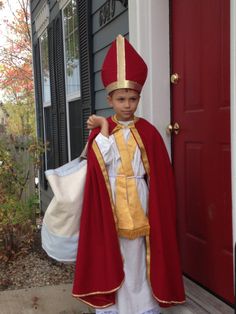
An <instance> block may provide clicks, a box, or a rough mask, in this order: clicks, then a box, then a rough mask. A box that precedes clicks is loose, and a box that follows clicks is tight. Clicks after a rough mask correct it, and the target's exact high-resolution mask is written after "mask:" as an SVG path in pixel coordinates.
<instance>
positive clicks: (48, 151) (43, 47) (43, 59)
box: [39, 30, 53, 169]
mask: <svg viewBox="0 0 236 314" xmlns="http://www.w3.org/2000/svg"><path fill="white" fill-rule="evenodd" d="M39 42H40V64H41V81H42V100H43V109H42V110H43V127H44V143H45V167H46V169H49V168H51V167H52V166H53V150H52V135H51V120H50V116H51V90H50V73H49V58H48V33H47V30H45V31H44V33H43V34H42V35H41V36H40V41H39Z"/></svg>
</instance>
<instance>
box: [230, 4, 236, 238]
mask: <svg viewBox="0 0 236 314" xmlns="http://www.w3.org/2000/svg"><path fill="white" fill-rule="evenodd" d="M230 105H231V107H230V110H231V115H230V118H231V169H232V170H231V176H232V179H231V180H232V210H233V213H232V219H233V243H234V244H235V243H236V3H235V0H231V1H230Z"/></svg>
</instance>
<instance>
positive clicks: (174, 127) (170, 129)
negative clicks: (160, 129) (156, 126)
mask: <svg viewBox="0 0 236 314" xmlns="http://www.w3.org/2000/svg"><path fill="white" fill-rule="evenodd" d="M179 131H180V126H179V123H177V122H175V123H174V124H169V125H168V126H167V128H166V133H167V134H169V135H170V134H172V133H173V132H174V133H175V134H176V135H177V134H179Z"/></svg>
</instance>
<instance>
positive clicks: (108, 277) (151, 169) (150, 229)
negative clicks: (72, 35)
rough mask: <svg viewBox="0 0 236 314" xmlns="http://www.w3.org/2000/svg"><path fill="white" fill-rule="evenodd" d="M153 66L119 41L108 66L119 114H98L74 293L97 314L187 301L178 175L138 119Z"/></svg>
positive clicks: (105, 71)
mask: <svg viewBox="0 0 236 314" xmlns="http://www.w3.org/2000/svg"><path fill="white" fill-rule="evenodd" d="M146 76H147V66H146V64H145V63H144V61H143V59H142V58H141V57H140V56H139V55H138V53H137V52H136V51H135V50H134V48H133V47H132V46H131V45H130V44H129V42H128V41H127V40H126V39H125V38H124V37H122V36H121V35H119V36H118V37H117V38H116V40H115V41H114V42H113V44H112V45H111V47H110V49H109V51H108V53H107V56H106V58H105V60H104V63H103V67H102V80H103V83H104V85H105V87H106V90H107V92H108V102H109V104H110V106H111V107H112V108H113V110H114V112H115V115H114V116H112V117H110V118H108V119H106V118H104V117H100V116H96V115H93V116H91V117H89V119H88V122H87V123H88V128H89V129H91V130H92V132H91V134H90V138H89V145H88V172H87V180H86V186H85V194H84V205H83V212H82V216H81V226H80V239H79V248H78V256H77V262H76V272H75V278H74V286H73V295H74V296H75V297H76V298H78V299H80V300H82V301H83V302H85V303H87V304H89V305H91V306H93V307H95V308H96V313H97V314H98V313H104V314H105V313H107V314H108V313H109V314H158V313H160V308H159V305H160V306H164V307H166V306H171V305H174V304H179V303H183V302H184V289H183V283H182V275H181V269H180V264H179V256H178V249H177V243H176V231H175V223H176V221H175V195H174V187H173V178H172V169H171V165H170V162H169V158H168V154H167V152H166V149H165V145H164V143H163V141H162V139H161V136H160V135H159V133H158V131H157V130H156V129H155V127H154V126H152V125H151V124H150V123H149V122H147V121H146V120H144V119H142V118H137V117H135V115H134V113H135V111H136V109H137V107H138V103H139V99H140V92H141V89H142V86H143V84H144V82H145V80H146Z"/></svg>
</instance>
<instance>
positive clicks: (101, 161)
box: [92, 141, 117, 226]
mask: <svg viewBox="0 0 236 314" xmlns="http://www.w3.org/2000/svg"><path fill="white" fill-rule="evenodd" d="M92 149H93V151H94V154H95V155H96V158H97V161H98V163H99V166H100V169H101V171H102V174H103V177H104V180H105V184H106V188H107V191H108V194H109V198H110V203H111V208H112V212H113V217H114V221H115V224H116V226H117V218H116V213H115V206H114V203H113V198H112V191H111V185H110V181H109V177H108V173H107V169H106V165H105V162H104V159H103V157H102V154H101V152H100V150H99V148H98V145H97V143H96V141H93V144H92Z"/></svg>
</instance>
